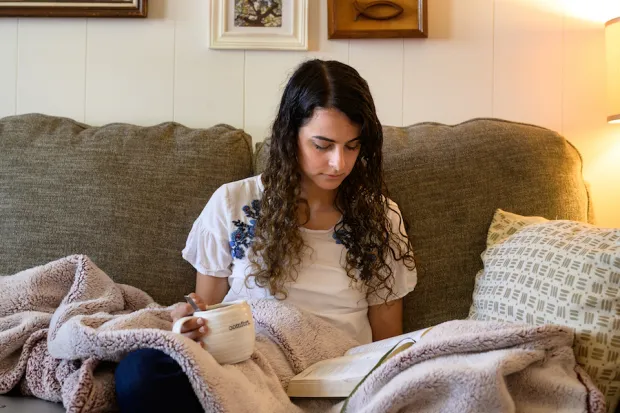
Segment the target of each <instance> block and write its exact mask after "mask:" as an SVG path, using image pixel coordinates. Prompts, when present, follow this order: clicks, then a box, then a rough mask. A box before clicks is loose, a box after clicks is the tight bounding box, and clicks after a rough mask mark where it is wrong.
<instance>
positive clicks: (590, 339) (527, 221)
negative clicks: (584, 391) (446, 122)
mask: <svg viewBox="0 0 620 413" xmlns="http://www.w3.org/2000/svg"><path fill="white" fill-rule="evenodd" d="M482 259H483V262H484V269H482V270H480V271H479V272H478V275H477V276H476V283H475V287H474V295H473V303H472V306H471V308H470V314H469V318H470V319H472V320H494V321H508V322H522V323H528V324H533V325H543V324H559V325H565V326H569V327H571V328H573V329H575V332H576V335H575V356H576V358H577V362H579V363H580V364H581V365H582V366H583V367H584V368H585V369H586V371H587V372H588V374H589V375H590V376H591V377H592V379H593V380H594V383H595V384H596V385H597V386H598V387H599V389H601V391H602V392H603V393H604V394H605V396H606V399H607V405H608V408H609V409H608V411H609V412H613V410H614V409H615V407H616V405H617V404H618V400H619V399H620V364H619V363H618V362H619V361H620V357H619V354H620V353H619V352H620V317H619V316H618V314H619V312H620V294H619V293H618V292H619V287H620V229H613V228H600V227H595V226H592V225H589V224H584V223H580V222H574V221H567V220H551V221H549V220H546V219H544V218H541V217H524V216H521V215H517V214H511V213H509V212H506V211H503V210H501V209H499V210H497V212H496V213H495V216H494V218H493V222H492V224H491V226H490V228H489V233H488V236H487V249H486V250H485V252H484V253H483V255H482Z"/></svg>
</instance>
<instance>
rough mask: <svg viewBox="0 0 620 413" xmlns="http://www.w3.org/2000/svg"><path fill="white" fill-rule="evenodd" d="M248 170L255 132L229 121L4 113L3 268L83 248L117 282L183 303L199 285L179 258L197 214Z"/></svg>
mask: <svg viewBox="0 0 620 413" xmlns="http://www.w3.org/2000/svg"><path fill="white" fill-rule="evenodd" d="M251 174H252V151H251V138H250V137H249V135H247V134H245V133H243V132H242V131H240V130H237V129H234V128H233V127H231V126H227V125H216V126H214V127H212V128H209V129H189V128H187V127H184V126H182V125H179V124H176V123H162V124H160V125H156V126H150V127H140V126H135V125H129V124H118V123H117V124H109V125H105V126H102V127H91V126H88V125H84V124H80V123H77V122H75V121H72V120H70V119H65V118H58V117H50V116H44V115H38V114H28V115H19V116H13V117H7V118H4V119H1V120H0V217H1V222H0V239H1V240H2V244H1V246H0V274H3V275H7V274H12V273H15V272H17V271H20V270H23V269H25V268H28V267H31V266H34V265H39V264H43V263H46V262H48V261H51V260H54V259H57V258H59V257H62V256H65V255H69V254H75V253H78V254H86V255H88V256H90V257H91V258H92V259H93V260H94V262H95V263H96V264H97V265H99V266H100V267H101V268H102V269H103V270H104V271H106V272H107V273H108V274H109V275H110V276H111V277H112V278H113V279H114V280H115V281H117V282H121V283H126V284H131V285H133V286H135V287H138V288H141V289H144V290H145V291H146V292H147V293H149V294H151V295H152V296H153V298H154V299H155V300H156V301H158V302H160V303H162V304H168V303H172V302H176V301H180V300H182V299H183V294H185V293H187V292H189V291H193V289H194V288H195V271H194V270H193V269H192V267H191V266H190V265H189V264H187V263H186V262H185V261H184V260H183V259H182V257H181V250H182V249H183V247H184V245H185V240H186V237H187V234H188V233H189V231H190V229H191V226H192V223H193V221H194V220H195V219H196V217H198V215H199V214H200V211H201V210H202V208H203V207H204V205H205V204H206V203H207V201H208V199H209V198H210V196H211V194H212V193H213V192H214V191H215V189H217V187H218V186H220V185H221V184H223V183H226V182H230V181H234V180H238V179H243V178H246V177H248V176H251Z"/></svg>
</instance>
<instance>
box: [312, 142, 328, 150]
mask: <svg viewBox="0 0 620 413" xmlns="http://www.w3.org/2000/svg"><path fill="white" fill-rule="evenodd" d="M313 145H314V147H315V148H316V149H318V150H319V151H326V150H328V149H329V146H321V145H317V144H316V143H313Z"/></svg>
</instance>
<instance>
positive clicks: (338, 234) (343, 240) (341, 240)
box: [332, 228, 377, 265]
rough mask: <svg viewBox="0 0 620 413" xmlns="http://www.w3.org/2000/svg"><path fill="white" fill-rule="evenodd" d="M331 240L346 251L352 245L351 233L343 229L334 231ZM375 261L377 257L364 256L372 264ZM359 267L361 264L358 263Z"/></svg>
mask: <svg viewBox="0 0 620 413" xmlns="http://www.w3.org/2000/svg"><path fill="white" fill-rule="evenodd" d="M332 238H334V239H335V240H336V244H340V245H344V246H345V248H346V249H349V247H350V246H351V245H353V239H352V237H351V233H350V232H348V231H347V230H346V229H344V228H340V229H338V230H335V231H334V234H333V235H332ZM376 259H377V256H376V255H374V254H366V260H368V261H370V262H373V261H375V260H376ZM359 265H361V263H359Z"/></svg>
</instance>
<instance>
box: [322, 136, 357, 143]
mask: <svg viewBox="0 0 620 413" xmlns="http://www.w3.org/2000/svg"><path fill="white" fill-rule="evenodd" d="M312 139H318V140H320V141H325V142H331V143H336V141H335V140H333V139H329V138H326V137H325V136H319V135H316V136H313V137H312ZM360 139H361V138H360V137H359V136H358V137H357V138H354V139H351V140H350V141H348V142H346V143H345V144H347V143H351V142H355V141H359V140H360Z"/></svg>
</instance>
